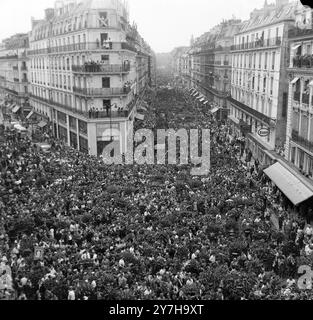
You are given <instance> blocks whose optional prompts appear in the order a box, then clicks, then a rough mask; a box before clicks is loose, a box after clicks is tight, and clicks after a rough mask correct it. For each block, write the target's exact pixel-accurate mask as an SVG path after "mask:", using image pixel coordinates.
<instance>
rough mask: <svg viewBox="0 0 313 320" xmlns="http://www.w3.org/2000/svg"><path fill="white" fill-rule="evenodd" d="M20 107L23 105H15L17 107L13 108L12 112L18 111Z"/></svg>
mask: <svg viewBox="0 0 313 320" xmlns="http://www.w3.org/2000/svg"><path fill="white" fill-rule="evenodd" d="M20 109H21V106H15V107H14V108H13V109H12V112H13V113H16V112H18V111H19V110H20Z"/></svg>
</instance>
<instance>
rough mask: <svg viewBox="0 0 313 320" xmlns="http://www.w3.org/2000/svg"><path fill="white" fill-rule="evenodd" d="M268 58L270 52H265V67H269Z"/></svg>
mask: <svg viewBox="0 0 313 320" xmlns="http://www.w3.org/2000/svg"><path fill="white" fill-rule="evenodd" d="M267 59H268V53H267V52H265V60H264V69H265V70H266V69H267Z"/></svg>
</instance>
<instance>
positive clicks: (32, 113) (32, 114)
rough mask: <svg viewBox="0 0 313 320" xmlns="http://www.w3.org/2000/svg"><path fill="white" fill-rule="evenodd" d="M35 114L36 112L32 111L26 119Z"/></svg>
mask: <svg viewBox="0 0 313 320" xmlns="http://www.w3.org/2000/svg"><path fill="white" fill-rule="evenodd" d="M33 114H34V110H32V111H31V112H30V113H29V114H28V115H27V116H26V119H29V118H30V117H31V116H32V115H33Z"/></svg>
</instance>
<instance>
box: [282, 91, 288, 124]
mask: <svg viewBox="0 0 313 320" xmlns="http://www.w3.org/2000/svg"><path fill="white" fill-rule="evenodd" d="M287 109H288V93H286V92H284V93H283V106H282V117H284V118H286V117H287Z"/></svg>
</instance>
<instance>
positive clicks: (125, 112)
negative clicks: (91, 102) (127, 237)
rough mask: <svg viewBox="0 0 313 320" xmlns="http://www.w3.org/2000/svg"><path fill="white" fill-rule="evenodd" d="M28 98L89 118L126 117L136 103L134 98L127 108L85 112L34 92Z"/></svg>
mask: <svg viewBox="0 0 313 320" xmlns="http://www.w3.org/2000/svg"><path fill="white" fill-rule="evenodd" d="M29 96H30V98H32V99H35V100H39V101H41V102H44V103H48V104H49V105H52V106H56V107H59V108H61V109H65V110H68V111H70V112H73V113H76V114H79V115H82V116H84V117H85V118H89V119H105V118H127V117H129V116H130V114H131V112H132V111H133V109H134V107H135V105H136V100H133V101H132V102H131V103H129V104H128V105H127V110H117V111H112V110H109V109H108V111H98V112H97V111H96V110H89V111H87V112H84V111H81V110H77V109H74V108H72V107H70V106H68V105H65V104H62V103H59V102H56V101H54V100H52V99H46V98H42V97H38V96H36V95H34V94H30V95H29Z"/></svg>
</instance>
